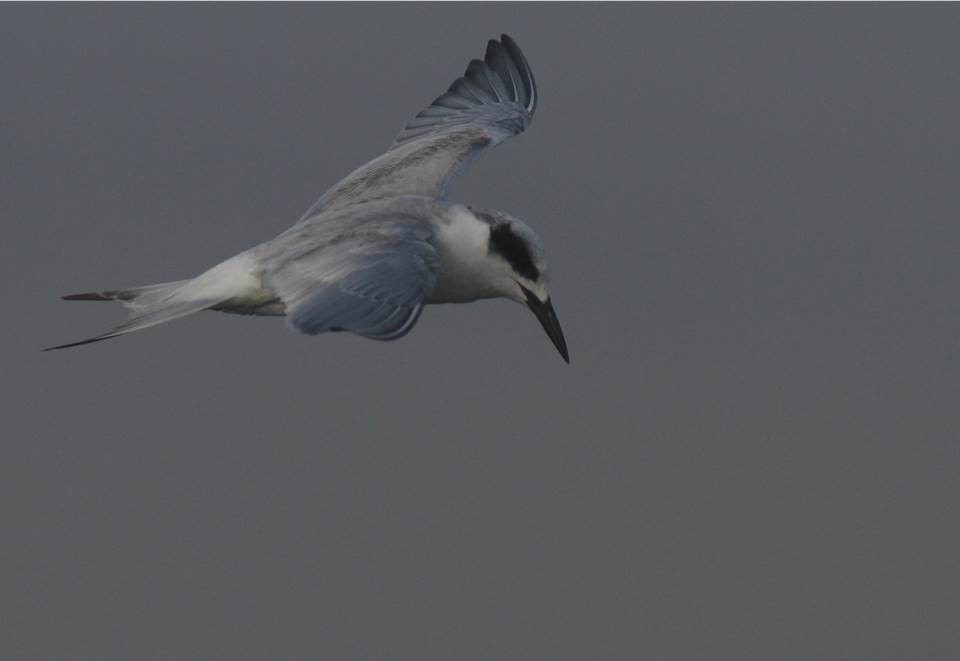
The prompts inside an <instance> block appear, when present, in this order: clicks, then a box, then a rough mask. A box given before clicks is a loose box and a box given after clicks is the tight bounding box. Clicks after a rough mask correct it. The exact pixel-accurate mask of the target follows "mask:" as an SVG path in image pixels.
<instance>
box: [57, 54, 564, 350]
mask: <svg viewBox="0 0 960 661" xmlns="http://www.w3.org/2000/svg"><path fill="white" fill-rule="evenodd" d="M536 107H537V87H536V84H535V83H534V79H533V72H532V71H531V70H530V65H529V64H527V60H526V58H525V57H524V56H523V53H522V52H521V51H520V48H519V47H518V46H517V44H516V42H514V41H513V39H511V38H510V37H508V36H506V35H502V36H501V37H500V41H495V40H491V41H489V42H488V44H487V50H486V54H485V55H484V58H483V60H473V61H471V62H470V64H469V66H468V67H467V70H466V73H464V75H463V76H462V77H461V78H457V79H456V80H455V81H454V82H453V84H452V85H451V86H450V88H449V89H448V90H447V91H446V92H445V93H444V94H442V95H440V96H439V97H437V99H436V100H435V101H434V102H433V103H431V104H430V105H429V106H428V107H427V108H425V109H424V110H422V111H421V112H420V113H419V114H417V116H416V117H415V118H414V119H413V120H412V121H410V122H409V123H408V124H407V125H406V126H405V127H404V128H403V130H402V131H400V134H399V135H398V136H397V137H396V139H395V140H394V141H393V144H392V145H391V146H390V149H388V150H387V152H386V153H384V154H383V155H381V156H378V157H377V158H375V159H373V160H372V161H370V162H369V163H367V164H366V165H363V166H361V167H360V168H359V169H357V170H354V171H353V172H352V173H350V174H349V175H347V176H346V178H344V179H343V180H342V181H340V182H339V183H338V184H336V185H335V186H333V188H331V189H330V190H328V191H327V192H326V193H325V194H324V195H323V197H321V198H320V199H319V200H318V201H317V202H316V204H314V205H313V206H312V207H310V209H308V210H307V212H306V213H305V214H304V215H303V217H302V218H301V219H300V220H299V221H298V222H297V223H296V224H295V225H294V226H293V227H291V228H290V229H288V230H287V231H286V232H284V233H282V234H280V235H279V236H277V237H276V238H274V239H272V240H270V241H267V242H266V243H262V244H260V245H258V246H255V247H253V248H250V249H249V250H246V251H244V252H242V253H240V254H239V255H236V256H234V257H231V258H230V259H228V260H226V261H224V262H222V263H220V264H217V265H216V266H214V267H213V268H211V269H209V270H208V271H206V272H204V273H202V274H200V275H198V276H197V277H195V278H191V279H188V280H178V281H176V282H165V283H161V284H155V285H148V286H145V287H134V288H130V289H115V290H110V291H101V292H93V293H86V294H73V295H70V296H64V298H65V299H67V300H74V301H75V300H80V301H118V302H120V303H122V304H123V305H124V306H125V307H126V308H127V309H128V310H129V317H128V319H127V320H126V321H125V322H124V323H122V324H120V325H119V326H117V327H116V328H114V329H113V330H111V331H108V332H106V333H103V334H102V335H98V336H96V337H93V338H90V339H87V340H82V341H80V342H72V343H70V344H63V345H60V346H56V347H50V349H64V348H67V347H74V346H78V345H82V344H89V343H91V342H99V341H101V340H106V339H109V338H112V337H117V336H120V335H125V334H126V333H132V332H133V331H137V330H142V329H144V328H149V327H150V326H156V325H157V324H162V323H164V322H167V321H171V320H173V319H178V318H180V317H184V316H186V315H189V314H193V313H194V312H199V311H201V310H220V311H222V312H232V313H237V314H249V315H285V316H286V318H287V324H288V325H289V326H290V327H291V328H293V329H296V330H298V331H300V332H302V333H308V334H310V335H315V334H318V333H324V332H328V331H348V332H350V333H355V334H357V335H360V336H363V337H367V338H371V339H375V340H395V339H397V338H400V337H403V336H404V335H406V334H407V333H408V332H409V331H410V329H411V328H412V327H413V325H414V324H415V323H416V321H417V318H418V317H419V316H420V312H421V310H422V309H423V306H424V305H426V304H430V303H465V302H469V301H475V300H478V299H484V298H497V297H501V298H507V299H510V300H513V301H516V302H518V303H522V304H525V305H527V306H528V307H529V308H530V309H531V310H532V311H533V313H534V314H535V315H536V317H537V319H539V320H540V323H541V324H542V325H543V328H544V330H546V332H547V335H548V336H549V337H550V339H551V341H552V342H553V344H554V346H556V348H557V349H558V350H559V351H560V355H561V356H563V359H564V360H566V361H567V362H569V360H570V359H569V355H568V353H567V345H566V342H565V340H564V337H563V332H562V331H561V329H560V323H559V322H558V320H557V316H556V314H555V313H554V309H553V305H552V303H551V301H550V295H549V280H550V277H549V270H548V267H547V260H546V255H545V253H544V249H543V244H542V242H541V241H540V238H539V237H538V236H537V235H536V234H535V233H534V232H533V230H531V229H530V228H529V227H528V226H527V225H525V224H524V223H523V222H521V221H520V220H518V219H516V218H514V217H512V216H509V215H507V214H505V213H502V212H499V211H490V210H483V209H476V208H473V207H470V206H466V205H463V204H457V203H454V202H450V201H448V200H447V189H448V187H449V185H450V182H451V180H452V179H453V178H454V176H456V175H457V174H458V172H459V171H460V170H462V169H463V168H464V167H465V166H466V165H467V164H468V163H469V162H470V161H472V160H473V159H474V158H475V157H476V156H477V155H479V154H480V153H481V152H482V151H484V150H485V149H489V148H490V147H493V146H495V145H497V144H499V143H501V142H503V141H504V140H506V139H507V138H509V137H511V136H514V135H517V134H519V133H522V132H523V131H524V130H525V129H526V128H527V126H528V125H529V124H530V121H531V120H532V118H533V113H534V111H535V110H536Z"/></svg>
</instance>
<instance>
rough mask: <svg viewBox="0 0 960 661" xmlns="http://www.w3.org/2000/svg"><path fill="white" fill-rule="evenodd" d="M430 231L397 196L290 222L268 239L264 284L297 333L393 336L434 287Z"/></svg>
mask: <svg viewBox="0 0 960 661" xmlns="http://www.w3.org/2000/svg"><path fill="white" fill-rule="evenodd" d="M431 236H432V232H431V229H430V225H429V223H428V222H425V221H424V219H423V216H422V215H418V214H417V213H416V211H415V210H412V209H409V208H407V207H405V205H404V204H403V203H402V201H400V203H399V204H397V203H392V204H384V203H372V204H364V205H358V206H354V207H350V208H348V209H345V210H342V211H341V212H339V213H338V212H331V213H329V214H324V218H323V222H320V223H313V224H310V225H307V226H303V225H301V226H295V227H293V228H291V229H290V230H288V232H286V233H285V234H282V235H280V236H279V237H278V238H277V239H274V241H272V242H271V243H270V244H267V249H268V253H267V254H266V255H265V258H264V263H265V265H266V268H265V270H264V284H266V285H267V287H269V289H270V290H272V291H273V292H275V293H276V294H277V295H278V296H279V297H280V298H281V300H283V302H284V305H285V308H286V314H287V323H288V324H289V325H290V326H291V327H292V328H294V329H296V330H299V331H301V332H303V333H308V334H310V335H316V334H317V333H323V332H327V331H349V332H351V333H356V334H357V335H362V336H364V337H368V338H371V339H375V340H395V339H398V338H400V337H403V336H404V335H406V333H407V332H408V331H409V330H410V329H411V328H412V327H413V325H414V324H415V323H416V321H417V318H418V317H419V315H420V310H421V308H422V306H423V302H424V300H425V299H426V298H427V296H429V294H430V292H431V291H433V285H434V282H435V275H434V271H435V269H436V266H437V261H438V258H437V253H436V251H435V250H434V248H433V246H432V245H431V244H430V238H431Z"/></svg>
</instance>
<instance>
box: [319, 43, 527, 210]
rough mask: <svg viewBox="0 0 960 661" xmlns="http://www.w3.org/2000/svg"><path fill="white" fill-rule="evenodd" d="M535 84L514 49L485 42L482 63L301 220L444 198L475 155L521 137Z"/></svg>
mask: <svg viewBox="0 0 960 661" xmlns="http://www.w3.org/2000/svg"><path fill="white" fill-rule="evenodd" d="M536 106H537V86H536V83H535V82H534V79H533V72H532V71H531V70H530V65H529V64H527V60H526V58H525V57H524V56H523V53H522V52H521V51H520V47H519V46H517V44H516V42H515V41H513V39H511V38H510V37H508V36H507V35H501V37H500V41H494V40H490V42H489V43H488V44H487V51H486V55H485V56H484V59H483V60H473V61H472V62H470V65H469V66H468V67H467V70H466V73H464V75H463V76H462V77H460V78H458V79H456V80H455V81H454V82H453V84H452V85H451V86H450V88H449V89H448V90H447V91H446V92H445V93H444V94H441V95H440V96H439V97H437V99H436V100H434V102H433V103H431V104H430V105H429V106H428V107H427V108H425V109H424V110H422V111H420V113H418V114H417V116H416V117H415V118H414V119H413V120H412V121H410V122H409V123H408V124H407V125H406V126H405V127H404V128H403V130H402V131H400V134H399V135H398V136H397V137H396V139H395V140H394V142H393V144H392V145H391V147H390V149H389V150H388V151H387V153H385V154H383V155H382V156H380V157H378V158H376V159H374V160H372V161H370V162H369V163H367V164H366V165H363V166H362V167H360V168H359V169H357V170H355V171H354V172H352V173H351V174H349V175H347V177H346V178H344V179H343V180H342V181H341V182H340V183H338V184H337V185H335V186H334V187H333V188H331V189H330V190H329V191H327V192H326V193H325V194H324V196H323V197H321V198H320V200H318V201H317V203H316V204H314V205H313V206H312V207H311V208H310V209H309V210H308V211H307V213H306V214H305V215H304V218H303V219H304V220H305V219H307V218H309V217H310V216H313V215H315V214H317V213H319V212H321V211H324V210H327V209H330V208H334V207H338V206H343V205H347V204H353V203H356V202H359V201H364V200H371V199H377V198H382V197H387V196H392V195H423V196H427V197H436V198H444V197H445V196H446V191H447V187H448V185H449V183H450V180H451V179H452V178H453V177H454V176H455V175H456V174H457V172H458V171H459V170H460V169H461V168H462V167H463V166H464V165H465V164H466V163H467V162H469V161H470V160H471V159H472V158H474V157H475V156H477V155H478V154H479V153H480V152H481V151H483V150H484V149H487V148H489V147H493V146H495V145H497V144H499V143H501V142H503V141H504V140H506V139H507V138H509V137H511V136H514V135H517V134H519V133H522V132H523V131H524V130H525V129H526V128H527V126H528V125H529V124H530V122H531V120H532V119H533V113H534V110H535V109H536Z"/></svg>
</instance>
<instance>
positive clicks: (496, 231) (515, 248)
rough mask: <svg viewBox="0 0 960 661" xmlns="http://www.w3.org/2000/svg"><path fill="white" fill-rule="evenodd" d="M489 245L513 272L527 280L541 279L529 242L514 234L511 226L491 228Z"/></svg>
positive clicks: (494, 226)
mask: <svg viewBox="0 0 960 661" xmlns="http://www.w3.org/2000/svg"><path fill="white" fill-rule="evenodd" d="M488 245H489V250H490V252H494V253H497V254H498V255H500V256H501V257H503V258H504V259H505V260H507V263H508V264H510V266H511V267H512V268H513V270H514V271H516V272H517V273H519V274H520V275H522V276H523V277H524V278H526V279H527V280H531V281H536V280H538V279H539V278H540V271H539V269H537V267H536V265H535V264H534V263H533V256H532V255H531V254H530V249H529V248H528V247H527V242H526V241H524V240H523V239H521V238H520V237H519V236H517V235H516V234H514V233H513V230H512V229H511V228H510V226H509V225H507V224H505V223H503V224H499V225H493V226H491V227H490V242H489V244H488Z"/></svg>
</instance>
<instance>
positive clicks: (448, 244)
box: [427, 204, 513, 303]
mask: <svg viewBox="0 0 960 661" xmlns="http://www.w3.org/2000/svg"><path fill="white" fill-rule="evenodd" d="M489 241H490V225H489V223H486V222H484V221H483V220H480V219H479V218H477V217H476V216H475V215H474V214H473V212H472V211H470V209H469V208H467V207H466V206H464V205H462V204H454V205H451V206H450V207H449V209H448V212H447V213H446V214H445V215H444V216H443V217H442V218H440V219H438V220H437V221H435V224H434V239H433V244H434V247H435V248H436V249H437V252H438V253H439V255H440V267H439V269H438V271H437V283H436V286H435V287H434V289H433V293H432V294H431V295H430V298H429V299H427V303H467V302H469V301H476V300H478V299H481V298H494V297H497V296H508V297H511V298H512V294H513V292H512V287H513V282H512V280H511V279H510V278H508V277H505V275H504V273H503V268H502V266H501V265H500V264H499V263H498V261H497V259H496V258H495V257H493V256H491V255H490V250H489Z"/></svg>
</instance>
